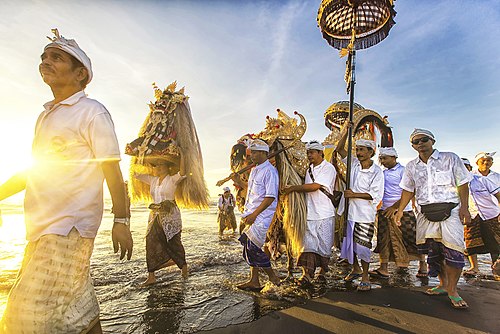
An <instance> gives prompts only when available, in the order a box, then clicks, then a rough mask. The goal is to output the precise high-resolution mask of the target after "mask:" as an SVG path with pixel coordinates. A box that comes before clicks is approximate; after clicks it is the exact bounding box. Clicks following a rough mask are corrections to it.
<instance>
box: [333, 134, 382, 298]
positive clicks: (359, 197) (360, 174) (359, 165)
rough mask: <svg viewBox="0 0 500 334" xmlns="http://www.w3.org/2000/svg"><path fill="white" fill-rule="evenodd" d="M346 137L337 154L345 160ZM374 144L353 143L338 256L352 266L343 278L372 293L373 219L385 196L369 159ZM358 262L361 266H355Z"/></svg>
mask: <svg viewBox="0 0 500 334" xmlns="http://www.w3.org/2000/svg"><path fill="white" fill-rule="evenodd" d="M346 139H347V132H346V134H345V135H344V136H343V137H342V138H341V139H340V140H339V143H338V146H337V148H336V151H337V152H338V153H339V154H340V155H341V156H342V158H345V157H346V156H347V151H346V149H345V147H344V146H345V141H346ZM375 148H376V143H375V142H374V141H373V140H366V139H359V140H357V141H356V158H354V159H353V160H352V165H351V182H350V183H351V184H350V186H349V188H348V189H347V190H345V191H344V196H345V197H346V198H348V199H349V210H348V215H347V224H346V232H345V233H346V234H345V237H344V239H343V241H342V247H341V250H340V257H341V258H343V259H347V260H348V261H349V263H351V264H353V269H352V271H351V272H350V273H349V275H347V276H346V278H345V280H346V281H352V280H353V279H355V278H357V277H360V276H361V282H360V283H359V285H358V288H357V290H358V291H369V290H371V285H370V275H369V274H368V267H369V266H370V261H371V260H370V258H371V248H372V243H371V241H372V238H373V234H374V232H375V226H374V224H375V216H376V214H377V206H378V204H379V203H380V201H381V200H382V197H383V196H384V173H383V172H382V169H381V168H380V167H379V166H377V165H376V164H375V163H374V162H373V160H372V158H373V156H374V155H375ZM358 258H359V259H360V260H361V266H360V265H359V263H358Z"/></svg>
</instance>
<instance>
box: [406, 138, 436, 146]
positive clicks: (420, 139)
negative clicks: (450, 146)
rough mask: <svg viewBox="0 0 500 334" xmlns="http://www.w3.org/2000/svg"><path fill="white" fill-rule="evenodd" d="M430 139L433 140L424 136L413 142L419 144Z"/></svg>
mask: <svg viewBox="0 0 500 334" xmlns="http://www.w3.org/2000/svg"><path fill="white" fill-rule="evenodd" d="M429 140H431V139H430V138H429V137H422V138H417V139H413V140H412V141H411V143H412V144H413V145H418V144H419V143H427V142H428V141H429Z"/></svg>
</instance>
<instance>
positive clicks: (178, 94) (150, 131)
mask: <svg viewBox="0 0 500 334" xmlns="http://www.w3.org/2000/svg"><path fill="white" fill-rule="evenodd" d="M176 87H177V83H176V82H173V83H172V84H170V85H169V86H168V87H167V88H165V89H164V90H161V89H159V88H158V87H157V86H156V85H155V84H153V88H154V94H155V99H156V101H155V102H150V103H149V113H148V114H147V116H146V119H145V121H144V123H143V125H142V127H141V129H140V131H139V137H138V138H137V139H135V140H134V141H132V142H131V143H129V144H127V147H126V149H125V153H126V154H128V155H131V156H133V158H132V161H131V164H130V174H131V175H133V174H134V173H142V174H151V173H152V170H151V167H150V166H149V164H148V161H151V160H152V159H164V160H166V161H169V162H172V163H174V164H180V160H181V159H183V162H184V166H185V169H186V171H185V172H186V178H185V179H183V180H182V181H181V182H180V184H179V185H178V187H177V189H176V192H175V201H176V203H177V205H178V206H179V207H183V208H206V207H208V204H209V194H208V190H207V187H206V183H205V179H204V175H203V158H202V155H201V148H200V143H199V140H198V135H197V133H196V127H195V124H194V121H193V117H192V114H191V109H190V107H189V103H188V96H186V95H185V94H184V88H182V89H180V90H178V91H176ZM181 152H182V154H181ZM129 193H130V197H131V199H132V200H135V201H151V195H150V186H149V185H148V184H145V183H144V182H142V181H140V180H138V179H136V178H134V177H131V178H130V183H129Z"/></svg>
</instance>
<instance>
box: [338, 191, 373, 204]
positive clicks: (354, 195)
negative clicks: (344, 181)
mask: <svg viewBox="0 0 500 334" xmlns="http://www.w3.org/2000/svg"><path fill="white" fill-rule="evenodd" d="M344 197H345V198H359V199H366V200H368V201H372V200H373V197H372V195H370V194H369V193H355V192H354V191H352V190H351V189H347V190H344Z"/></svg>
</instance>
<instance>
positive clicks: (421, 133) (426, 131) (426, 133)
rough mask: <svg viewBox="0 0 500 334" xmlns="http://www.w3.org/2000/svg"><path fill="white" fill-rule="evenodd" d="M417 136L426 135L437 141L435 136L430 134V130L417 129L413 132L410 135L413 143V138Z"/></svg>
mask: <svg viewBox="0 0 500 334" xmlns="http://www.w3.org/2000/svg"><path fill="white" fill-rule="evenodd" d="M416 135H426V136H427V137H429V138H431V139H432V140H434V141H436V138H434V135H433V134H432V132H430V131H429V130H426V129H417V128H415V129H413V132H412V133H411V135H410V141H412V140H413V137H415V136H416Z"/></svg>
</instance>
